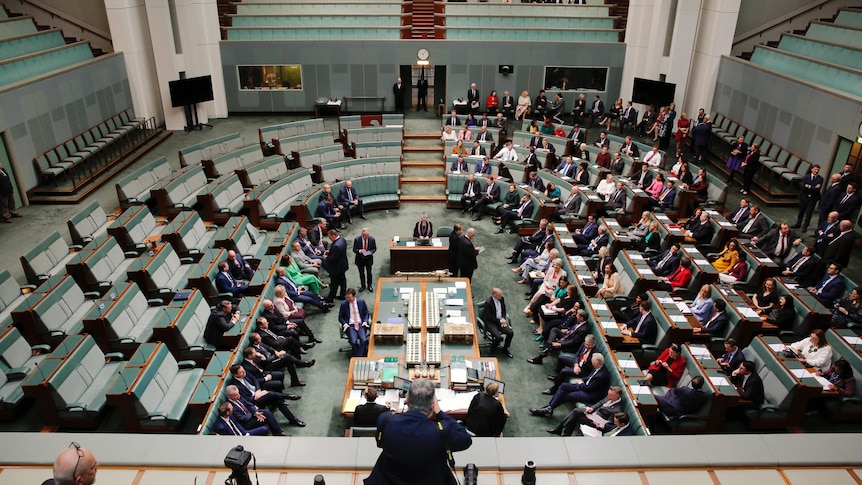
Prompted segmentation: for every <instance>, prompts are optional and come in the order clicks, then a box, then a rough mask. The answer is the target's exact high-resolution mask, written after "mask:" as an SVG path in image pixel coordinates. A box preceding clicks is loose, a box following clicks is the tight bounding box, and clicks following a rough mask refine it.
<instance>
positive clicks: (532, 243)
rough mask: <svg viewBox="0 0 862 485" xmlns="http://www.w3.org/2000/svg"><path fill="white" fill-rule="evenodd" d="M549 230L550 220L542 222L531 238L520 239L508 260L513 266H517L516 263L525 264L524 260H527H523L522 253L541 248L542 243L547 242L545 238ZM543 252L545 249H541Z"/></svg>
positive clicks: (523, 237) (522, 237)
mask: <svg viewBox="0 0 862 485" xmlns="http://www.w3.org/2000/svg"><path fill="white" fill-rule="evenodd" d="M547 229H548V220H547V219H542V220H540V221H539V227H538V228H536V230H535V231H534V232H533V233H532V234H530V235H529V236H521V238H520V239H518V242H517V243H515V247H513V248H512V254H511V255H509V256H508V257H507V258H506V260H507V261H508V262H509V263H512V264H515V263H516V262H517V263H518V264H520V263H523V262H524V259H526V258H522V257H521V253H522V252H524V250H526V249H533V250H535V249H536V248H539V245H540V244H541V243H542V241H544V240H545V237H546V236H547V233H548V231H547ZM541 250H544V248H541Z"/></svg>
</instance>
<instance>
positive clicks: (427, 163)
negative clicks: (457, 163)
mask: <svg viewBox="0 0 862 485" xmlns="http://www.w3.org/2000/svg"><path fill="white" fill-rule="evenodd" d="M445 166H446V162H445V161H443V160H404V161H403V162H401V167H402V168H404V167H420V168H442V167H445Z"/></svg>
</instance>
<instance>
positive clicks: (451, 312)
mask: <svg viewBox="0 0 862 485" xmlns="http://www.w3.org/2000/svg"><path fill="white" fill-rule="evenodd" d="M446 315H448V318H449V321H450V322H451V321H452V318H453V317H460V316H461V310H446Z"/></svg>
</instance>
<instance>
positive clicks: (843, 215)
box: [834, 193, 862, 221]
mask: <svg viewBox="0 0 862 485" xmlns="http://www.w3.org/2000/svg"><path fill="white" fill-rule="evenodd" d="M846 195H847V194H846V193H843V194H838V199H837V200H836V201H835V208H834V210H836V211H838V220H839V221H843V220H845V219H850V218H851V216H852V215H853V213H854V212H856V209H858V208H859V204H862V199H859V194H856V193H853V194H852V195H850V198H848V199H847V201H846V202H843V199H844V197H845V196H846ZM842 202H843V203H842Z"/></svg>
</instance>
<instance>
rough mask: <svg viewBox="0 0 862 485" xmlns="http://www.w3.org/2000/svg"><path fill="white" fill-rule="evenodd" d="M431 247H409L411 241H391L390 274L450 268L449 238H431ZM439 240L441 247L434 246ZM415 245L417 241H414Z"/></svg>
mask: <svg viewBox="0 0 862 485" xmlns="http://www.w3.org/2000/svg"><path fill="white" fill-rule="evenodd" d="M431 239H432V241H431V242H432V245H431V246H419V245H415V246H408V245H407V244H408V243H409V242H411V241H412V238H409V239H399V240H398V242H396V241H395V238H394V237H393V238H391V239H390V240H389V272H390V273H392V274H395V273H396V272H398V271H434V270H438V269H447V268H449V238H448V237H441V238H436V237H435V238H431ZM438 240H439V242H440V246H435V245H434V244H435V243H436V242H437V241H438ZM414 243H415V241H414Z"/></svg>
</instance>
